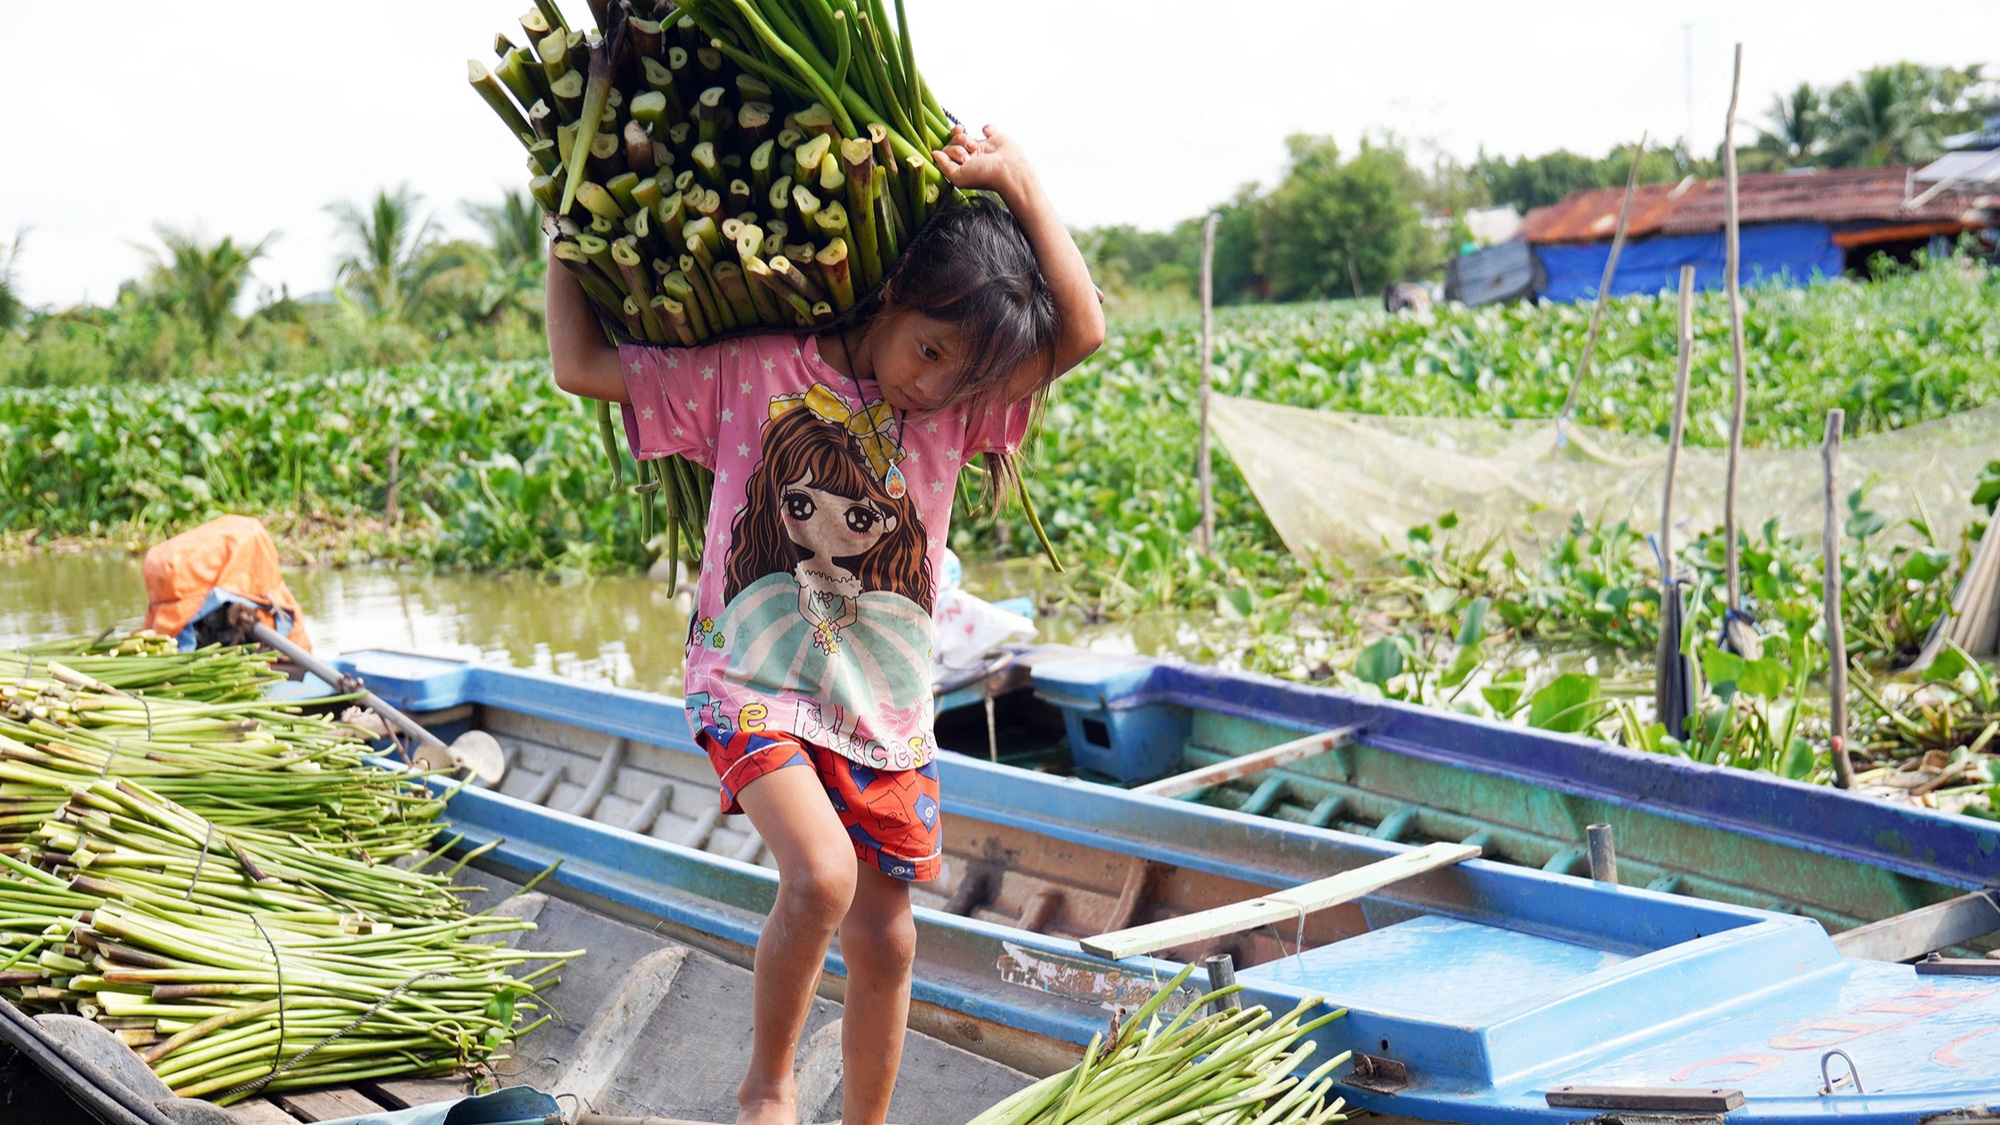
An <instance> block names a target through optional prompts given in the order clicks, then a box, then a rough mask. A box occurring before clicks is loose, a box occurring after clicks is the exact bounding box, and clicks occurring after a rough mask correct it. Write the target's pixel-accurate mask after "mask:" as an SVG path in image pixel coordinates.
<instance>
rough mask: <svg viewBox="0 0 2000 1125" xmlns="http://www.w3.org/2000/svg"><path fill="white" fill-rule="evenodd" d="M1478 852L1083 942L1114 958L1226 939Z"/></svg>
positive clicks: (1437, 851)
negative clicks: (1223, 937)
mask: <svg viewBox="0 0 2000 1125" xmlns="http://www.w3.org/2000/svg"><path fill="white" fill-rule="evenodd" d="M1478 854H1479V849H1478V848H1477V847H1476V846H1474V845H1471V844H1442V843H1440V844H1429V845H1426V846H1425V847H1421V848H1417V849H1415V850H1414V851H1410V852H1405V853H1404V854H1402V855H1398V856H1391V857H1390V858H1388V859H1384V860H1380V861H1378V862H1375V863H1371V864H1368V865H1367V866H1366V867H1357V868H1355V869H1354V870H1352V871H1343V872H1341V873H1340V874H1338V875H1334V876H1330V877H1328V878H1325V879H1320V880H1317V881H1315V882H1311V883H1302V884H1300V885H1298V886H1296V887H1291V888H1288V889H1286V890H1282V891H1272V892H1271V893H1270V894H1267V895H1264V896H1262V897H1259V898H1253V899H1246V900H1244V901H1242V902H1233V903H1230V904H1229V905H1227V906H1217V907H1214V908H1212V909H1209V910H1200V911H1196V912H1195V913H1193V914H1184V915H1182V916H1180V917H1178V918H1168V919H1166V920H1164V921H1160V922H1152V923H1148V924H1147V925H1144V926H1133V927H1132V928H1130V929H1125V930H1114V931H1112V932H1111V933H1105V934H1098V935H1097V936H1096V937H1087V938H1084V939H1083V941H1082V942H1081V944H1082V946H1083V948H1084V949H1085V950H1086V951H1088V952H1091V953H1095V954H1097V955H1098V956H1099V957H1108V958H1110V959H1112V960H1114V961H1116V960H1122V959H1124V958H1126V957H1131V956H1135V955H1137V954H1140V953H1152V952H1154V951H1156V950H1161V949H1171V948H1173V947H1174V946H1177V945H1186V944H1187V943H1189V942H1193V941H1201V940H1203V939H1204V938H1212V937H1222V936H1223V935H1225V934H1235V933H1241V932H1243V931H1244V930H1254V929H1256V928H1257V927H1259V926H1265V925H1270V924H1272V923H1274V922H1282V921H1290V920H1292V919H1295V918H1299V917H1301V916H1302V915H1304V914H1311V913H1313V912H1314V911H1317V910H1325V909H1326V908H1328V907H1330V906H1338V905H1340V904H1341V903H1343V902H1351V901H1353V900H1354V899H1357V898H1360V897H1362V896H1363V895H1368V894H1373V893H1374V892H1376V891H1379V890H1381V889H1382V888H1383V887H1386V886H1388V885H1389V884H1391V883H1396V882H1400V881H1402V880H1404V879H1408V878H1410V877H1411V876H1414V875H1421V874H1423V873H1424V872H1426V871H1431V870H1435V869H1436V868H1439V867H1449V866H1450V865H1452V864H1454V863H1458V862H1459V861H1461V860H1467V859H1471V858H1473V857H1474V856H1477V855H1478Z"/></svg>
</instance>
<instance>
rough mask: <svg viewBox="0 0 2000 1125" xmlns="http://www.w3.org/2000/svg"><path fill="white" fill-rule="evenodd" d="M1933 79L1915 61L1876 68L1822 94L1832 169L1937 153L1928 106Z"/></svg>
mask: <svg viewBox="0 0 2000 1125" xmlns="http://www.w3.org/2000/svg"><path fill="white" fill-rule="evenodd" d="M1934 85H1935V79H1934V76H1933V75H1932V74H1930V73H1929V72H1928V71H1927V70H1926V68H1924V67H1921V66H1918V65H1917V64H1915V63H1896V64H1894V65H1892V66H1878V67H1873V68H1871V69H1869V70H1864V71H1862V72H1861V77H1860V80H1859V81H1858V82H1843V83H1841V84H1840V85H1839V86H1836V87H1834V89H1833V91H1832V92H1831V93H1830V94H1828V96H1827V111H1828V116H1829V117H1830V118H1831V119H1832V126H1833V137H1832V143H1831V145H1830V146H1829V147H1828V149H1827V156H1828V158H1829V160H1830V162H1832V163H1833V164H1834V165H1835V166H1836V167H1848V168H1857V167H1859V168H1879V167H1883V166H1885V165H1889V164H1914V163H1917V162H1919V161H1923V160H1928V159H1930V158H1931V157H1933V156H1935V155H1936V154H1937V141H1936V138H1935V137H1933V136H1932V125H1933V121H1932V108H1933V107H1932V106H1931V104H1930V101H1931V95H1932V93H1933V90H1932V87H1933V86H1934Z"/></svg>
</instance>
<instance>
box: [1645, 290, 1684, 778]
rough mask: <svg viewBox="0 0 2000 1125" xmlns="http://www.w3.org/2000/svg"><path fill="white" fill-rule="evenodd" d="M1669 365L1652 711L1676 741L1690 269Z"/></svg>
mask: <svg viewBox="0 0 2000 1125" xmlns="http://www.w3.org/2000/svg"><path fill="white" fill-rule="evenodd" d="M1676 343H1677V347H1676V351H1677V353H1678V354H1677V361H1676V363H1675V365H1674V417H1673V424H1672V427H1671V428H1670V430H1669V433H1668V437H1667V469H1666V481H1665V483H1664V484H1663V485H1662V487H1661V495H1660V621H1661V626H1662V627H1661V631H1660V644H1659V651H1658V653H1657V654H1655V657H1654V660H1653V665H1654V672H1653V676H1654V682H1653V710H1654V714H1655V717H1656V718H1657V719H1658V720H1659V722H1660V723H1661V724H1663V725H1664V726H1665V727H1666V728H1667V733H1668V734H1670V735H1672V736H1673V737H1674V738H1676V739H1685V738H1686V737H1687V719H1688V716H1689V714H1690V713H1691V712H1692V711H1693V709H1694V708H1693V705H1694V698H1693V697H1694V691H1693V685H1694V661H1693V660H1692V659H1691V658H1690V657H1689V656H1688V655H1687V654H1686V652H1684V651H1683V650H1682V647H1681V645H1682V642H1681V637H1680V636H1678V635H1673V634H1672V633H1670V631H1669V630H1668V629H1667V628H1666V627H1665V626H1666V623H1667V622H1668V621H1674V622H1677V623H1678V624H1679V627H1680V629H1681V630H1682V631H1683V632H1684V631H1685V630H1686V628H1687V603H1686V599H1685V598H1683V597H1682V594H1681V587H1680V583H1679V580H1678V579H1677V577H1676V574H1677V573H1678V572H1677V568H1676V567H1675V556H1674V478H1675V474H1676V470H1677V467H1678V465H1679V462H1680V453H1681V439H1682V435H1683V434H1684V433H1685V431H1686V428H1687V393H1688V374H1689V372H1690V371H1691V370H1692V369H1693V366H1694V267H1693V266H1682V267H1681V284H1680V318H1679V332H1678V334H1677V341H1676Z"/></svg>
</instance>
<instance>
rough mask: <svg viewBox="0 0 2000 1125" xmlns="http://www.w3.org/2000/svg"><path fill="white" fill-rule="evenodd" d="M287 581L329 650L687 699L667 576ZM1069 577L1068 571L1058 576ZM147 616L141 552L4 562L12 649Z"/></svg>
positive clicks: (975, 570) (1132, 625)
mask: <svg viewBox="0 0 2000 1125" xmlns="http://www.w3.org/2000/svg"><path fill="white" fill-rule="evenodd" d="M285 581H286V584H287V585H289V586H290V587H291V589H292V593H293V594H295V595H296V596H297V597H298V599H299V604H300V605H301V606H303V607H304V608H305V611H306V629H307V631H308V633H310V635H311V637H312V643H313V647H314V649H315V650H317V651H318V652H320V653H321V654H323V655H324V654H332V653H340V652H350V651H354V650H357V649H364V648H385V649H400V650H403V651H406V652H421V653H428V654H433V655H441V656H452V657H457V658H460V659H467V660H480V661H496V662H499V663H503V664H511V665H514V666H515V667H520V668H532V669H537V670H540V671H544V672H553V673H556V674H558V675H563V676H571V677H574V678H577V679H581V680H588V681H592V682H596V683H608V684H614V685H617V686H619V687H629V688H637V689H640V690H645V691H660V692H667V693H670V694H679V691H680V677H681V644H682V641H683V639H684V638H685V637H686V635H687V617H686V616H685V615H684V614H683V613H682V612H681V611H680V610H679V609H678V608H677V607H676V606H675V604H674V598H673V596H672V593H671V592H670V591H669V590H668V588H667V586H666V584H665V583H662V582H655V581H651V580H649V579H647V578H645V577H644V576H639V575H621V576H615V577H605V578H597V579H593V580H589V581H579V582H568V583H559V582H553V581H549V580H546V579H542V578H537V577H532V576H527V575H485V574H468V573H459V572H450V571H443V572H437V571H425V570H420V569H415V568H399V567H387V566H363V567H297V568H291V569H288V570H287V571H286V572H285ZM1058 581H1059V579H1058ZM966 587H967V589H969V590H971V591H972V592H973V593H975V594H978V595H980V596H982V597H986V598H992V599H999V598H1005V597H1012V596H1015V595H1019V594H1030V595H1031V594H1033V592H1034V587H1033V577H1032V571H1029V570H1026V569H1024V568H1022V567H1019V566H1007V565H992V566H979V567H968V568H967V575H966ZM145 613H146V587H145V582H144V580H143V578H142V577H141V575H140V569H139V560H138V559H137V558H135V557H132V556H129V555H124V554H117V553H97V554H69V555H63V554H48V553H29V554H21V555H14V556H10V557H0V647H7V646H11V645H17V644H24V643H27V642H30V641H40V640H47V639H50V638H52V637H59V636H70V635H75V634H90V635H95V634H98V633H102V632H104V631H105V630H107V629H117V630H120V631H125V630H129V629H133V628H137V627H138V626H139V624H140V623H141V622H142V621H143V620H144V618H145ZM1037 624H1038V625H1039V626H1040V627H1041V629H1042V635H1041V637H1040V638H1039V639H1041V640H1044V641H1056V642H1061V643H1065V644H1076V645H1082V646H1085V647H1089V648H1095V649H1100V650H1106V651H1115V652H1125V653H1139V654H1142V655H1158V654H1162V653H1165V652H1169V651H1172V650H1173V649H1174V648H1175V646H1176V644H1177V643H1180V642H1177V638H1180V641H1181V642H1184V639H1185V638H1184V636H1182V635H1183V634H1184V633H1185V632H1186V630H1187V627H1186V626H1185V625H1184V624H1183V623H1181V622H1180V621H1178V620H1175V619H1170V618H1162V619H1158V620H1143V619H1142V620H1138V621H1127V622H1120V623H1116V624H1100V625H1086V624H1084V623H1083V622H1082V621H1081V620H1080V619H1077V618H1073V617H1068V616H1054V617H1045V618H1042V619H1041V620H1040V621H1039V622H1037Z"/></svg>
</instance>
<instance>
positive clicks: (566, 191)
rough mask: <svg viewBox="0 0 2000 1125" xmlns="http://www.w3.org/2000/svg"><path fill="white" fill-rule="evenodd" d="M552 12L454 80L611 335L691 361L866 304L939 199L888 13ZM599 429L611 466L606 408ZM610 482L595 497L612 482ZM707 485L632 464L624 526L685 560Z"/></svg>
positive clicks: (906, 58)
mask: <svg viewBox="0 0 2000 1125" xmlns="http://www.w3.org/2000/svg"><path fill="white" fill-rule="evenodd" d="M895 8H896V11H895V15H894V17H893V18H891V16H890V14H889V12H888V11H887V10H886V8H885V7H884V3H883V0H679V3H678V4H676V3H674V2H673V0H606V2H604V3H593V4H592V8H591V10H592V12H593V13H595V15H596V17H597V22H598V26H597V27H596V28H595V29H594V30H588V31H586V30H575V29H571V28H570V27H568V26H567V24H566V23H565V22H564V21H563V20H562V17H561V13H560V12H559V11H558V10H557V9H556V8H555V6H554V5H553V4H537V6H536V7H535V9H533V10H532V11H530V12H528V13H527V14H525V15H524V16H522V17H521V21H520V23H521V30H522V31H523V32H524V33H525V34H526V36H527V42H526V44H525V45H520V46H516V45H514V44H513V43H512V41H511V40H509V39H507V38H506V37H504V36H503V37H502V38H501V40H499V41H498V42H497V43H496V45H495V46H496V52H497V53H498V54H499V56H500V57H499V61H498V62H497V63H496V64H495V65H494V66H492V67H488V66H486V65H485V64H483V63H480V62H478V61H473V62H472V63H470V64H469V67H468V79H469V81H470V82H471V85H472V87H473V90H474V92H475V93H477V94H478V95H479V96H480V98H481V99H482V100H484V101H485V102H486V103H487V104H488V105H489V106H491V107H492V108H493V110H494V112H495V114H496V115H497V116H498V117H499V118H500V120H501V122H502V124H504V125H505V126H506V128H507V130H508V132H510V133H511V134H513V135H514V137H515V138H516V139H517V140H519V141H520V143H521V145H522V147H523V149H524V150H525V151H526V154H527V165H528V174H529V176H530V180H529V186H530V190H531V191H532V193H533V194H534V196H535V198H536V200H537V201H538V202H540V203H541V205H542V207H543V208H544V210H545V211H546V212H547V213H548V214H547V218H546V221H545V224H544V229H545V231H546V232H547V233H548V235H549V237H550V239H551V242H552V244H553V253H554V255H555V257H556V259H557V260H558V261H559V262H561V263H562V264H563V265H564V266H566V267H567V268H568V269H569V270H570V271H571V272H572V273H573V274H574V275H575V276H576V278H577V280H578V282H579V283H580V284H581V286H582V288H583V291H584V293H585V294H586V295H587V296H588V297H589V299H590V300H591V302H592V304H593V305H594V306H595V307H596V309H597V312H598V315H599V318H600V319H601V320H602V321H603V322H604V323H605V324H606V325H608V326H610V328H611V329H612V330H613V332H614V334H615V335H620V336H623V337H625V338H628V339H631V340H634V341H638V342H642V343H649V344H657V345H682V346H691V345H694V344H698V343H701V342H703V341H705V340H710V339H714V338H717V337H721V336H726V335H730V334H735V333H747V332H756V331H767V330H799V329H812V328H817V327H824V326H826V325H829V324H832V323H833V322H834V321H835V319H836V318H837V317H839V316H840V315H841V314H844V313H847V312H848V311H849V310H850V309H853V308H854V307H855V305H856V304H857V302H862V301H865V300H866V299H867V298H868V296H869V295H870V294H871V293H873V292H875V291H876V290H877V289H878V287H879V286H880V285H881V283H882V281H883V279H884V278H885V277H886V276H887V273H888V271H889V269H890V268H891V267H892V266H893V264H894V263H895V261H896V259H897V257H898V255H899V254H900V253H901V252H902V249H903V247H905V246H906V245H908V243H909V240H910V238H911V236H912V235H914V234H915V233H916V231H917V230H918V229H920V228H921V227H922V226H923V225H924V222H925V221H926V220H927V219H928V218H929V217H930V216H931V214H932V213H933V212H934V211H935V210H936V208H937V206H938V203H939V200H940V199H941V198H942V195H943V193H944V192H945V191H946V190H947V188H948V185H947V184H946V183H945V181H944V179H943V177H942V175H941V174H940V173H939V172H938V170H937V168H936V166H935V165H934V164H932V162H931V160H930V152H931V151H932V150H933V149H935V148H938V147H940V146H942V145H943V143H944V141H945V139H946V138H947V137H948V136H949V135H950V131H951V122H950V119H949V118H948V117H947V116H946V115H945V113H944V111H943V109H942V108H941V107H940V106H939V105H938V102H937V99H936V97H935V96H934V95H933V94H932V93H931V91H930V88H929V86H928V85H927V84H926V83H925V82H924V79H923V76H922V75H921V74H920V73H918V71H917V68H916V56H915V54H914V52H913V51H912V49H911V45H910V35H909V26H908V22H907V20H906V19H905V18H904V11H903V5H902V3H901V0H897V3H896V5H895ZM597 409H598V418H599V428H600V434H601V436H602V439H603V441H604V444H605V446H606V449H607V452H608V453H609V454H610V455H611V457H612V461H613V464H614V465H616V464H617V463H618V455H617V450H616V443H615V436H614V431H615V428H614V426H613V425H612V420H611V417H610V407H609V405H608V404H599V406H598V408H597ZM622 482H623V474H622V472H614V478H613V484H614V486H617V485H619V484H622ZM710 487H711V486H710V484H709V481H708V470H706V469H703V468H701V467H699V466H697V465H694V464H692V463H690V462H685V461H682V460H681V459H679V458H669V459H667V461H666V462H665V463H660V464H653V463H647V464H641V465H640V466H639V482H638V485H637V492H638V495H639V496H640V497H641V505H642V516H641V523H642V531H643V533H644V534H645V536H646V538H647V539H648V540H649V541H650V540H651V538H652V533H653V502H654V500H655V499H656V498H657V499H660V500H661V501H663V502H664V503H665V505H666V517H667V518H666V527H667V529H668V530H667V536H668V555H669V557H674V556H675V555H676V553H677V551H678V549H679V544H680V543H682V542H685V543H686V545H687V548H688V551H689V553H690V555H691V556H692V557H693V560H694V561H695V562H696V563H697V564H699V561H700V559H699V551H700V545H701V543H702V542H703V530H704V526H705V523H706V517H707V511H708V508H707V504H706V496H707V494H708V492H709V490H710Z"/></svg>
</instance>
